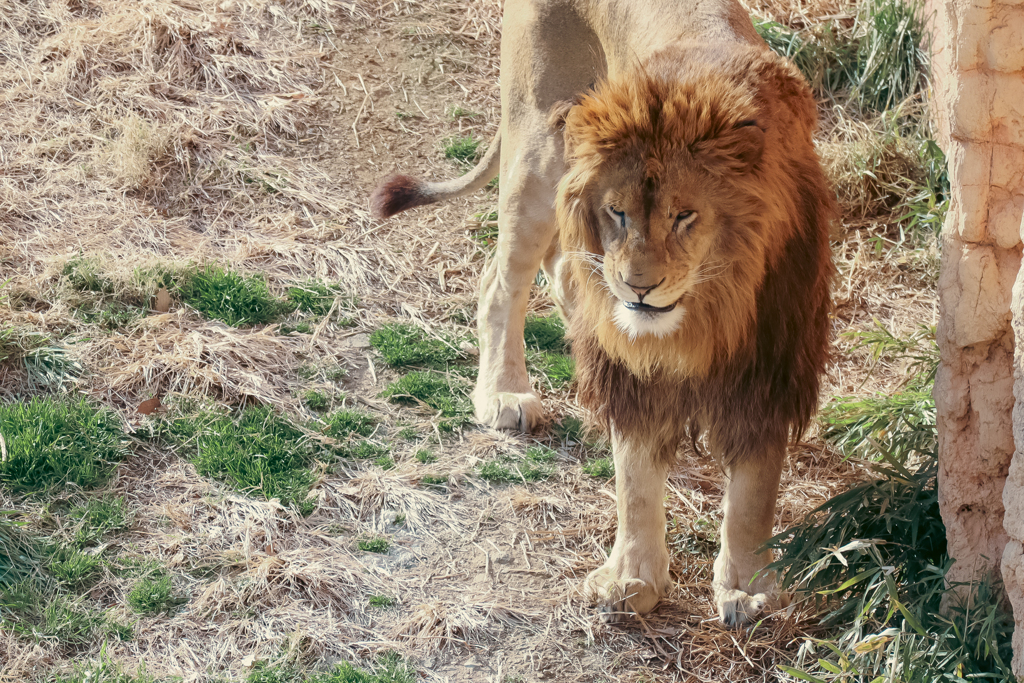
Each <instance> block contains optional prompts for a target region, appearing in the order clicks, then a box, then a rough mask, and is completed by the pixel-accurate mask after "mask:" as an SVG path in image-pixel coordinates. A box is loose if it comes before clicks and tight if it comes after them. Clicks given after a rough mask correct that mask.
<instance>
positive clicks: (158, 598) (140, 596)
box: [128, 574, 184, 614]
mask: <svg viewBox="0 0 1024 683" xmlns="http://www.w3.org/2000/svg"><path fill="white" fill-rule="evenodd" d="M182 602H184V600H183V599H182V598H178V597H175V596H174V585H173V582H172V581H171V577H170V576H169V575H167V574H157V575H155V576H148V577H146V578H144V579H142V580H141V581H139V582H138V583H136V584H135V587H134V588H132V590H131V592H129V593H128V606H129V607H131V608H132V610H134V611H135V612H137V613H139V614H160V613H161V612H166V613H168V614H169V613H170V612H172V611H173V610H174V608H175V607H177V606H178V605H180V604H181V603H182Z"/></svg>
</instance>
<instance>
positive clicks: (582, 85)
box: [371, 0, 836, 626]
mask: <svg viewBox="0 0 1024 683" xmlns="http://www.w3.org/2000/svg"><path fill="white" fill-rule="evenodd" d="M501 103H502V120H501V125H500V130H499V133H498V136H497V137H496V138H495V139H494V141H493V142H492V143H491V146H490V148H489V149H488V152H487V154H486V156H485V157H484V159H483V160H482V161H481V162H480V164H478V166H477V167H476V168H475V169H474V170H473V171H471V172H470V173H469V174H467V176H464V177H463V178H460V179H458V180H454V181H448V182H447V183H430V182H425V181H421V180H417V179H414V178H410V177H408V176H394V177H392V178H390V179H388V180H387V181H385V182H384V183H383V184H382V185H381V186H380V187H379V188H378V189H377V190H376V191H375V193H374V195H373V197H372V198H371V208H372V210H373V212H374V214H375V215H377V216H378V217H386V216H390V215H393V214H395V213H397V212H399V211H402V210H404V209H407V208H410V207H413V206H418V205H422V204H426V203H430V202H432V201H438V200H441V199H446V198H448V197H453V196H459V195H462V194H466V193H468V192H471V191H474V190H476V189H479V188H480V187H482V186H483V185H484V184H485V183H486V182H488V181H489V180H490V179H491V178H493V177H494V176H495V175H496V174H497V173H498V171H499V168H500V174H501V176H500V177H501V183H500V190H499V214H498V215H499V218H498V230H499V232H498V239H497V248H496V252H495V254H494V256H493V258H492V259H491V260H490V261H489V262H488V264H487V267H486V269H485V272H484V275H483V282H482V286H481V293H480V305H479V311H478V328H479V337H480V375H479V380H478V383H477V386H476V389H475V390H474V394H473V400H474V406H475V409H476V415H477V418H478V419H479V420H480V422H482V423H484V424H487V425H490V426H493V427H496V428H504V429H521V430H529V429H531V428H532V427H533V426H535V425H536V424H537V423H538V422H539V421H540V419H541V416H542V410H541V403H540V400H539V398H538V396H537V394H536V393H534V392H533V390H532V388H531V385H530V380H529V377H528V375H527V372H526V367H525V361H524V342H523V326H524V318H525V312H526V304H527V299H528V296H529V293H530V289H531V284H532V283H533V280H534V277H535V274H536V273H537V270H538V268H543V270H544V271H545V273H546V275H547V279H548V281H549V283H550V289H551V295H552V298H553V299H554V301H555V303H556V305H557V307H558V310H559V312H560V313H561V315H562V316H563V318H564V319H565V320H566V321H567V325H568V336H569V338H570V340H571V342H572V349H573V354H574V356H575V357H576V364H577V365H576V367H577V388H578V400H579V401H580V403H581V404H583V405H584V406H585V407H586V408H588V409H589V411H590V414H591V415H592V416H593V418H594V421H595V422H596V424H598V425H599V426H600V427H601V428H603V429H604V430H606V432H607V433H608V434H609V436H610V439H611V442H612V449H613V456H614V460H615V472H616V483H615V486H616V506H617V514H618V526H617V531H616V537H615V543H614V545H613V547H612V550H611V552H610V553H609V555H608V557H607V560H606V561H605V562H604V564H603V565H602V566H601V567H599V568H597V569H595V570H594V571H592V572H591V573H590V574H589V575H588V576H587V578H586V580H585V581H584V584H583V590H584V593H585V594H586V595H588V596H589V597H590V598H591V599H592V600H593V602H594V603H596V605H597V608H598V611H599V614H600V615H601V618H602V620H603V621H606V622H616V621H619V620H621V619H624V618H626V616H627V615H629V614H631V613H644V612H647V611H650V610H651V609H653V608H654V607H655V605H656V604H657V603H658V601H659V600H660V599H661V598H662V597H664V596H665V595H666V593H667V592H668V590H669V588H670V586H671V577H670V573H669V552H668V548H667V546H666V542H665V509H664V503H663V501H664V496H665V488H666V480H667V476H668V471H669V468H670V466H671V465H672V462H673V461H674V459H675V457H676V453H677V451H678V449H679V446H680V444H681V442H683V440H684V439H689V440H690V441H691V442H692V444H693V446H694V449H695V450H697V451H698V452H701V451H703V450H705V449H706V450H708V451H709V452H710V454H711V456H712V457H713V458H714V459H715V461H716V462H717V463H718V464H719V466H720V467H721V469H722V470H723V471H724V474H725V479H726V482H727V483H726V490H725V496H724V501H723V507H724V519H723V523H722V529H721V534H720V538H721V549H720V552H719V554H718V556H717V558H716V560H715V563H714V576H713V579H712V586H711V588H712V592H713V596H714V602H715V605H716V607H717V610H718V613H719V616H720V618H721V620H722V621H723V622H724V623H726V624H728V625H733V626H738V625H742V624H746V623H749V622H751V621H753V620H754V619H756V618H757V617H758V615H759V614H761V613H762V612H763V611H764V610H765V609H766V608H773V607H776V606H778V605H780V604H782V603H784V602H785V599H786V598H785V596H780V595H779V594H778V590H777V587H776V586H775V577H774V575H773V574H771V573H769V572H763V571H761V570H762V569H763V568H764V566H765V565H766V564H767V563H768V562H769V561H770V554H769V553H767V552H766V551H764V550H763V548H762V546H763V544H764V542H765V541H766V540H767V539H768V538H769V537H770V535H771V532H772V527H773V522H774V513H775V506H776V499H777V496H778V489H779V481H780V478H781V473H782V467H783V464H784V461H785V457H786V450H787V446H788V443H789V441H790V440H793V439H797V438H799V436H800V435H801V434H802V433H803V432H804V431H805V429H806V427H807V425H808V423H809V421H810V419H811V417H812V416H813V414H814V411H815V410H816V409H817V405H818V389H819V377H820V375H821V373H822V371H823V369H824V365H825V363H826V361H827V359H828V348H829V336H830V322H829V321H830V313H831V298H830V285H831V278H832V273H833V266H832V262H831V255H830V248H829V225H830V222H831V221H832V220H833V218H834V217H835V214H836V208H835V200H834V198H833V196H832V194H831V192H830V190H829V188H828V185H827V182H826V180H825V176H824V174H823V173H822V170H821V167H820V164H819V161H818V157H817V155H816V153H815V150H814V145H813V141H812V136H813V133H814V130H815V128H816V125H817V117H816V108H815V102H814V99H813V97H812V95H811V92H810V89H809V88H808V86H807V83H806V82H805V80H804V79H803V77H802V76H801V75H800V73H799V72H798V71H797V70H796V69H795V68H794V67H793V66H792V65H791V64H790V63H789V62H788V61H786V60H785V59H783V58H781V57H779V56H777V55H776V54H774V53H773V52H772V51H771V50H769V49H768V47H767V46H766V45H765V44H764V42H763V41H762V40H761V39H760V38H759V37H758V35H757V33H756V32H755V31H754V29H753V26H752V24H751V21H750V19H749V17H748V16H747V15H746V14H745V13H744V12H743V10H742V9H741V8H740V6H739V5H738V4H737V3H736V2H735V1H734V0H650V1H648V2H644V3H639V2H633V1H632V0H601V1H598V0H527V1H522V2H516V3H511V2H510V3H507V4H506V8H505V16H504V20H503V35H502V44H501Z"/></svg>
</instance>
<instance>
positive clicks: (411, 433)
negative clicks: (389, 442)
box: [395, 427, 420, 441]
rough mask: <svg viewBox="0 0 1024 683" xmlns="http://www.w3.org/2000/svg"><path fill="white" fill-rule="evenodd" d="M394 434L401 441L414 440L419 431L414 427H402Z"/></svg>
mask: <svg viewBox="0 0 1024 683" xmlns="http://www.w3.org/2000/svg"><path fill="white" fill-rule="evenodd" d="M395 436H396V438H399V439H401V440H402V441H416V440H417V439H419V438H420V435H419V432H417V431H416V429H415V428H414V427H402V429H400V430H399V431H398V434H396V435H395Z"/></svg>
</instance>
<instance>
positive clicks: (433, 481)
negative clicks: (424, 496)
mask: <svg viewBox="0 0 1024 683" xmlns="http://www.w3.org/2000/svg"><path fill="white" fill-rule="evenodd" d="M420 486H426V487H428V488H444V487H446V486H448V475H447V474H424V475H423V476H422V477H420Z"/></svg>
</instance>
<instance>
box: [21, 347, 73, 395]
mask: <svg viewBox="0 0 1024 683" xmlns="http://www.w3.org/2000/svg"><path fill="white" fill-rule="evenodd" d="M21 360H22V363H23V364H24V366H25V371H26V372H27V373H28V380H29V384H30V385H31V386H32V387H34V388H36V389H40V390H43V391H52V392H58V393H63V392H67V391H69V390H70V389H71V388H72V387H73V386H74V385H75V384H76V383H77V382H78V380H79V378H80V377H81V376H82V375H83V374H85V368H83V367H82V364H81V363H80V362H79V361H78V359H77V358H75V356H74V355H73V354H72V353H71V352H70V351H68V349H66V348H64V347H62V346H58V345H56V344H53V343H50V342H49V340H47V342H46V343H45V344H43V345H41V346H36V347H33V348H31V349H28V350H25V351H24V352H23V353H22V354H21Z"/></svg>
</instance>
